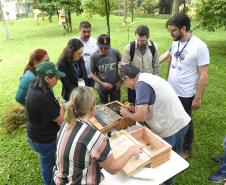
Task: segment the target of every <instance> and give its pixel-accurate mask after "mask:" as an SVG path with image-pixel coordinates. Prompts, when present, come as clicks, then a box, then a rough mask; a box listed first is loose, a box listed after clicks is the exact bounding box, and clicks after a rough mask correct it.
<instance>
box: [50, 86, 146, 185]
mask: <svg viewBox="0 0 226 185" xmlns="http://www.w3.org/2000/svg"><path fill="white" fill-rule="evenodd" d="M95 109H96V105H95V96H94V94H93V91H92V89H91V88H90V87H78V88H76V89H74V90H73V91H72V93H71V96H70V100H69V101H68V102H67V107H66V113H65V123H64V125H63V126H62V127H61V129H60V131H59V133H58V136H57V152H56V166H55V168H54V181H55V183H56V185H63V184H99V183H100V181H101V180H103V174H102V173H101V168H104V169H105V170H106V171H107V172H109V173H111V174H115V173H116V172H117V171H118V170H120V169H121V168H122V167H123V166H124V165H125V164H126V163H127V161H128V160H129V159H130V158H131V157H132V156H134V155H137V154H138V153H141V152H142V147H141V146H138V145H135V146H132V147H130V148H129V149H128V151H127V152H126V153H125V154H123V155H121V156H120V157H119V158H117V159H114V157H113V154H112V152H111V147H110V144H109V140H108V138H107V137H105V136H104V134H103V133H101V132H100V131H98V130H96V129H95V128H94V127H93V126H92V124H91V123H90V122H89V119H90V118H91V117H92V116H93V115H94V113H95Z"/></svg>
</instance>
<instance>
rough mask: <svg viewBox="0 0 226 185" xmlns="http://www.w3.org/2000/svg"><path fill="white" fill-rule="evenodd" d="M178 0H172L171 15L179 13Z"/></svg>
mask: <svg viewBox="0 0 226 185" xmlns="http://www.w3.org/2000/svg"><path fill="white" fill-rule="evenodd" d="M179 6H180V0H173V8H172V13H171V16H173V15H175V14H177V13H179Z"/></svg>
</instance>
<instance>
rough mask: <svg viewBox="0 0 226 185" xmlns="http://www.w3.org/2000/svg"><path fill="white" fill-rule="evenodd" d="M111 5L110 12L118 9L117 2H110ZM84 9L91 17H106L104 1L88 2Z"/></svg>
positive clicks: (114, 0)
mask: <svg viewBox="0 0 226 185" xmlns="http://www.w3.org/2000/svg"><path fill="white" fill-rule="evenodd" d="M109 3H110V7H111V9H110V11H112V10H114V9H116V8H117V6H116V5H117V1H116V0H110V1H109ZM83 7H84V9H85V13H87V14H89V15H94V14H99V15H100V16H106V11H105V4H104V0H87V1H85V3H84V5H83Z"/></svg>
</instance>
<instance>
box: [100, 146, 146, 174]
mask: <svg viewBox="0 0 226 185" xmlns="http://www.w3.org/2000/svg"><path fill="white" fill-rule="evenodd" d="M142 152H143V149H142V146H138V145H134V146H131V147H130V148H129V149H128V150H127V152H125V153H124V154H122V155H121V156H120V157H119V158H117V159H115V158H114V156H113V154H111V155H110V156H109V157H108V158H107V159H106V160H104V161H103V162H100V165H101V166H102V167H103V168H104V169H105V170H106V171H107V172H108V173H110V174H112V175H113V174H115V173H117V172H118V171H119V170H121V169H122V168H123V166H124V165H125V164H126V163H127V162H128V160H129V159H130V158H131V157H132V156H134V155H138V154H139V153H142Z"/></svg>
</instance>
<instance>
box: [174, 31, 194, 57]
mask: <svg viewBox="0 0 226 185" xmlns="http://www.w3.org/2000/svg"><path fill="white" fill-rule="evenodd" d="M191 36H192V34H191V33H190V36H189V39H188V41H187V42H186V44H185V45H184V47H183V48H182V49H181V50H180V51H179V48H180V41H179V42H178V45H177V52H176V53H175V54H174V56H175V57H176V58H177V59H178V58H179V57H180V55H181V53H182V51H183V50H184V48H186V46H187V45H188V42H189V41H190V39H191Z"/></svg>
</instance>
